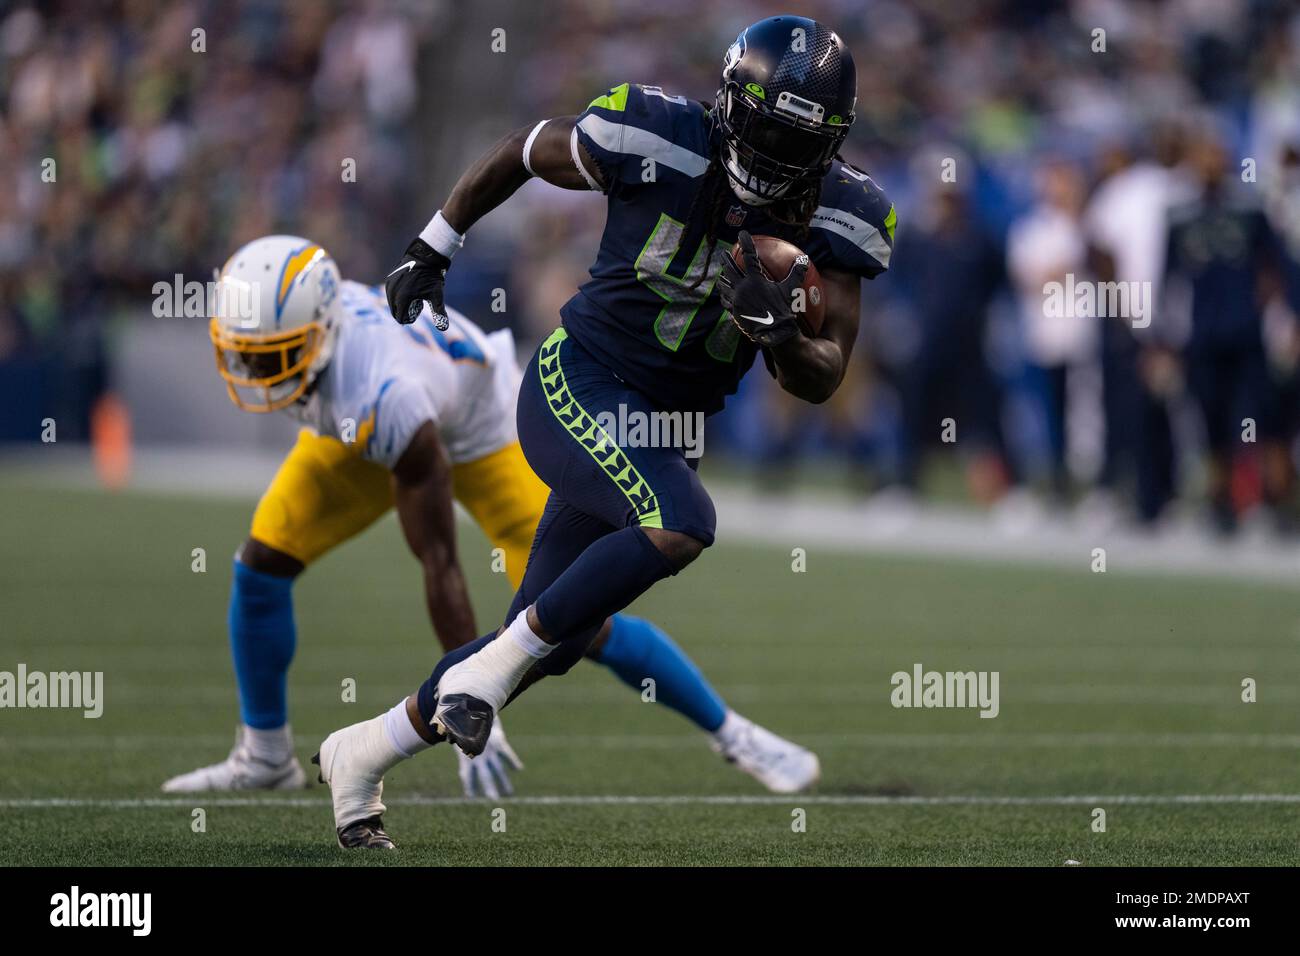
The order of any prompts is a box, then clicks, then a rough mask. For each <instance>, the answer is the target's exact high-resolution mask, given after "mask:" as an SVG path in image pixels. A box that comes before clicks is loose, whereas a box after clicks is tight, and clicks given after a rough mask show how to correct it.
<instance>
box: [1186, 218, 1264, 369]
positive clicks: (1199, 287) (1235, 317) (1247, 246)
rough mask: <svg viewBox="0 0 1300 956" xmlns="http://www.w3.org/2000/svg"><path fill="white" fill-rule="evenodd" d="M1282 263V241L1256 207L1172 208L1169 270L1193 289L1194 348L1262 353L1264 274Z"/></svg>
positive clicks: (1192, 338)
mask: <svg viewBox="0 0 1300 956" xmlns="http://www.w3.org/2000/svg"><path fill="white" fill-rule="evenodd" d="M1280 258H1281V257H1280V255H1279V249H1278V240H1277V236H1276V234H1275V233H1274V232H1273V230H1272V228H1271V227H1270V226H1269V223H1268V220H1267V219H1266V218H1265V216H1264V214H1263V212H1262V211H1261V210H1260V209H1258V208H1257V207H1255V206H1254V205H1253V204H1250V203H1248V202H1243V201H1239V200H1237V199H1235V198H1230V197H1225V198H1223V199H1219V200H1205V199H1199V200H1196V201H1194V202H1190V203H1187V204H1185V205H1182V206H1178V207H1175V208H1174V209H1172V210H1171V211H1170V213H1169V241H1168V246H1167V249H1166V253H1165V270H1166V272H1167V273H1169V274H1171V275H1176V276H1181V277H1183V278H1185V279H1187V280H1188V282H1189V284H1190V286H1191V292H1192V331H1191V338H1190V339H1189V340H1188V343H1187V344H1188V347H1189V348H1192V349H1230V350H1235V349H1251V350H1253V349H1258V348H1259V347H1260V322H1261V319H1262V315H1261V310H1260V302H1259V295H1258V292H1257V284H1258V280H1259V275H1260V272H1261V270H1262V269H1263V268H1265V267H1266V266H1275V265H1276V264H1277V263H1278V262H1279V260H1280Z"/></svg>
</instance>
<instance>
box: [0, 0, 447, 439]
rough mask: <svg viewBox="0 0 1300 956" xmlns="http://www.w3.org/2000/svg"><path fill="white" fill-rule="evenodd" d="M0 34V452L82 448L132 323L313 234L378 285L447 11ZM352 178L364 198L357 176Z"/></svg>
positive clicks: (317, 6) (147, 17)
mask: <svg viewBox="0 0 1300 956" xmlns="http://www.w3.org/2000/svg"><path fill="white" fill-rule="evenodd" d="M5 8H6V9H7V12H6V13H4V14H3V16H2V17H0V97H2V105H0V109H2V112H0V181H3V182H4V183H5V184H6V187H5V189H4V190H3V193H0V196H2V197H3V198H0V401H3V402H4V405H5V407H8V408H9V409H10V410H11V413H10V414H9V415H4V414H0V438H4V437H11V438H14V437H16V438H32V437H35V434H36V430H38V429H39V422H40V416H37V417H35V418H32V417H31V416H27V417H23V416H21V415H19V414H17V413H16V412H15V411H14V410H15V409H24V408H27V407H29V406H30V405H32V404H33V395H34V394H35V395H39V396H41V398H40V401H39V407H42V408H44V409H45V410H46V411H51V410H53V411H54V412H56V413H57V417H58V420H59V421H60V422H61V423H62V425H63V429H62V431H61V435H62V436H65V437H68V438H76V437H79V436H83V435H84V434H85V429H86V427H87V421H88V415H89V409H90V407H91V406H92V404H93V401H94V399H95V397H96V396H97V394H99V393H100V392H101V391H102V390H103V389H104V388H106V387H107V382H106V381H105V379H106V376H107V368H108V366H109V356H108V354H107V352H108V350H109V349H111V347H112V342H113V329H114V326H115V324H116V323H118V322H121V321H130V320H131V319H133V318H135V317H137V316H139V315H141V314H145V315H147V314H149V307H150V304H151V302H152V299H153V295H152V292H151V290H152V288H153V286H154V283H156V282H158V281H160V280H161V281H167V282H170V281H171V280H172V277H173V276H174V275H176V274H181V275H183V276H184V277H185V280H186V281H189V280H197V281H201V282H202V281H206V280H207V279H209V278H210V277H211V275H212V272H213V269H214V268H217V267H219V266H220V265H221V263H222V262H224V261H225V259H226V257H227V256H228V255H229V254H230V252H231V251H232V250H233V249H235V248H236V247H237V246H239V245H240V244H242V243H244V242H246V241H248V240H250V239H253V238H256V237H257V236H260V235H265V234H267V233H272V232H287V231H292V232H296V233H300V234H302V233H305V234H308V235H311V236H313V237H315V238H317V239H318V241H320V242H322V243H324V244H326V245H327V247H328V248H330V249H331V250H332V252H333V254H334V255H335V256H336V257H337V258H338V259H339V260H340V261H341V262H344V263H346V264H347V266H348V268H349V269H350V270H353V271H355V272H358V273H361V274H366V275H373V274H375V273H376V272H378V270H379V269H380V267H381V266H382V265H383V263H385V262H386V261H387V260H388V258H390V257H391V254H392V253H391V250H392V249H393V248H395V247H396V248H400V244H401V243H402V241H403V240H402V237H401V235H399V233H398V231H403V232H404V230H403V229H402V227H401V220H400V217H399V216H397V214H396V213H397V212H398V210H400V209H401V208H402V203H403V197H404V196H405V195H407V194H408V193H409V191H410V190H411V189H412V188H413V185H414V183H415V181H416V176H415V175H414V172H415V169H416V156H417V151H416V149H415V147H416V142H415V137H414V127H413V126H412V124H411V123H410V122H409V120H410V117H411V116H412V114H413V113H414V111H415V109H416V107H417V105H418V96H417V82H416V65H417V52H418V50H419V48H420V46H421V44H423V43H426V42H427V38H428V36H429V35H430V33H431V32H432V29H433V27H434V26H435V24H436V21H437V18H438V16H439V6H438V4H436V3H430V4H423V5H421V6H420V7H418V8H415V7H412V8H411V9H410V10H406V9H403V11H400V12H399V11H396V10H395V9H394V8H393V7H392V5H391V4H384V3H352V4H346V5H334V4H329V3H315V2H303V3H293V4H291V5H288V6H286V5H285V4H281V3H273V2H267V0H233V2H221V3H213V2H200V0H178V2H154V0H120V2H117V0H113V2H98V0H70V2H48V3H47V2H42V3H38V4H35V5H31V4H26V3H18V4H12V5H5ZM345 160H352V161H353V166H352V169H353V171H354V175H353V176H352V180H351V181H349V179H348V178H347V177H346V176H345V173H346V171H347V169H346V167H345V166H344V161H345Z"/></svg>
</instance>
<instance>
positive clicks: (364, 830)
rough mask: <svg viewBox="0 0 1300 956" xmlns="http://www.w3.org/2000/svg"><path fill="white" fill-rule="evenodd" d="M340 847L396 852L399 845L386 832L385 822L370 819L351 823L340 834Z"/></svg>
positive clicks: (373, 818)
mask: <svg viewBox="0 0 1300 956" xmlns="http://www.w3.org/2000/svg"><path fill="white" fill-rule="evenodd" d="M338 837H339V846H341V847H343V849H345V850H356V849H361V850H396V849H397V844H395V843H394V842H393V841H392V838H390V837H389V835H388V834H387V833H385V832H384V821H383V820H381V819H380V818H379V817H368V818H366V819H365V820H358V821H357V822H356V823H349V824H348V825H347V826H345V827H343V828H342V829H341V830H339V832H338Z"/></svg>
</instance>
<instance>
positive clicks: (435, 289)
mask: <svg viewBox="0 0 1300 956" xmlns="http://www.w3.org/2000/svg"><path fill="white" fill-rule="evenodd" d="M449 265H451V260H450V259H448V258H447V257H446V256H444V255H443V254H442V253H440V252H437V251H436V250H435V249H434V248H433V246H431V245H429V244H428V243H427V242H425V241H424V240H423V239H420V238H419V237H416V238H415V239H412V240H411V244H410V245H409V246H407V247H406V254H405V257H404V258H403V259H402V264H401V265H399V266H398V267H397V268H396V269H394V270H393V271H392V272H390V273H388V279H387V280H386V281H385V282H384V289H385V290H386V291H387V292H388V308H389V309H390V310H391V311H392V313H393V318H395V319H396V320H397V321H398V322H401V323H402V324H403V325H410V324H411V323H412V322H414V321H415V320H416V319H417V318H419V317H420V312H421V311H422V310H423V309H424V303H426V302H428V303H429V310H430V311H431V312H432V313H433V324H434V325H436V326H437V327H438V331H439V332H445V331H446V330H447V310H446V308H445V307H444V306H443V303H442V287H443V283H444V282H445V281H446V278H447V267H448V266H449Z"/></svg>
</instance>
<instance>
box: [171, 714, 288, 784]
mask: <svg viewBox="0 0 1300 956" xmlns="http://www.w3.org/2000/svg"><path fill="white" fill-rule="evenodd" d="M305 786H307V775H306V774H305V773H303V770H302V765H301V764H299V763H298V758H297V757H295V756H294V755H293V754H292V753H290V754H289V758H288V759H287V760H284V761H282V762H280V763H269V762H267V761H265V760H262V759H261V758H259V757H255V756H254V755H253V752H252V750H251V749H249V746H248V741H247V739H246V737H245V733H244V728H242V727H241V728H240V729H239V730H237V731H236V732H235V746H234V747H232V748H231V750H230V756H228V757H227V758H226V759H225V760H223V761H221V763H214V764H212V765H211V766H208V767H200V768H199V769H198V770H191V771H190V772H189V773H183V774H181V775H180V776H178V777H172V778H171V779H170V780H168V781H167V782H166V783H164V784H163V785H162V788H163V792H164V793H203V792H206V791H209V790H301V789H302V788H303V787H305Z"/></svg>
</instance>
